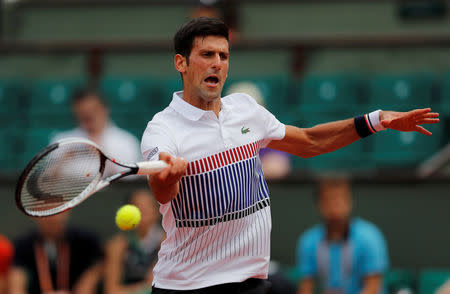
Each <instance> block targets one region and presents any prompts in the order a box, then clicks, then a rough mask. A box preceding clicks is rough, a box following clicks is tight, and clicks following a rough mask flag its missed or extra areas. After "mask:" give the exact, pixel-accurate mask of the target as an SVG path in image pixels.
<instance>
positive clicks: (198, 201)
mask: <svg viewBox="0 0 450 294" xmlns="http://www.w3.org/2000/svg"><path fill="white" fill-rule="evenodd" d="M174 43H175V53H176V54H175V58H174V63H175V68H176V70H177V71H178V72H180V74H181V77H182V80H183V91H180V92H175V93H174V94H173V99H172V102H171V103H170V105H169V106H168V107H167V108H166V109H164V110H163V111H162V112H159V113H158V114H156V115H155V116H154V118H153V119H152V120H151V121H150V122H149V123H148V126H147V129H146V130H145V133H144V135H143V138H142V143H141V148H142V152H143V156H144V158H146V159H148V160H157V159H158V158H159V159H161V160H164V161H166V162H167V163H168V164H169V166H168V167H167V168H166V169H164V170H163V171H161V172H160V173H159V174H157V175H154V176H151V177H150V178H149V185H150V187H151V189H152V190H153V193H154V195H155V197H156V199H157V200H158V201H159V202H160V204H161V206H160V212H161V214H162V216H163V220H162V224H163V227H164V230H165V231H166V233H167V238H166V240H165V241H164V242H163V243H162V245H161V249H160V251H159V256H158V258H159V260H158V262H157V264H156V266H155V268H154V280H153V291H152V293H153V294H159V293H214V294H217V293H246V294H250V293H252V294H253V293H255V294H259V293H265V292H266V291H267V282H266V280H265V279H266V278H267V272H268V266H269V258H270V256H269V255H270V231H271V215H270V200H269V192H268V189H267V185H266V182H265V179H264V175H263V172H262V169H261V164H260V161H259V157H258V152H259V150H260V149H261V148H263V147H266V146H268V147H270V148H273V149H278V150H281V151H285V152H289V153H291V154H294V155H297V156H300V157H311V156H316V155H319V154H322V153H327V152H332V151H334V150H337V149H339V148H342V147H344V146H346V145H348V144H350V143H352V142H354V141H356V140H358V139H360V138H362V137H366V136H369V135H371V134H373V133H376V132H378V131H381V130H384V129H385V128H391V129H395V130H399V131H417V132H420V133H422V134H426V135H431V133H430V132H429V131H427V130H426V129H424V128H423V127H421V126H420V124H425V123H436V122H438V118H437V117H438V114H437V113H431V112H430V109H419V110H413V111H410V112H392V111H380V110H377V111H374V112H371V113H369V114H365V115H361V116H358V117H355V118H351V119H346V120H342V121H336V122H331V123H326V124H321V125H318V126H315V127H312V128H308V129H302V128H297V127H294V126H288V125H284V124H282V123H280V122H279V121H278V120H277V119H276V118H275V117H274V116H273V115H272V114H271V113H270V112H268V111H267V110H266V109H265V108H263V107H262V106H259V105H258V104H257V103H256V102H255V101H254V99H253V98H252V97H250V96H248V95H246V94H241V93H235V94H231V95H228V96H226V97H221V91H222V87H223V85H224V83H225V80H226V78H227V73H228V65H229V57H230V51H229V42H228V28H227V27H226V26H225V24H224V23H223V22H221V21H219V20H216V19H211V18H198V19H194V20H191V21H189V22H187V23H185V24H184V25H183V26H181V27H180V28H179V30H178V31H177V32H176V34H175V37H174Z"/></svg>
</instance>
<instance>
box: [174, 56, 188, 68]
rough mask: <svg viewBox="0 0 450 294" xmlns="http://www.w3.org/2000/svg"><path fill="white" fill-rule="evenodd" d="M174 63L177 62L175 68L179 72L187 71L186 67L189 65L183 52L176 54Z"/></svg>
mask: <svg viewBox="0 0 450 294" xmlns="http://www.w3.org/2000/svg"><path fill="white" fill-rule="evenodd" d="M174 64H175V69H176V70H177V71H178V72H179V73H185V72H186V67H187V62H186V57H184V56H183V55H181V54H176V55H175V58H174Z"/></svg>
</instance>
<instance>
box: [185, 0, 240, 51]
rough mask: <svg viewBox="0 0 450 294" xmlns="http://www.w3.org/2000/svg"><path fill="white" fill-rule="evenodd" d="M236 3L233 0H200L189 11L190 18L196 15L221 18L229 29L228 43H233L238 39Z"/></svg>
mask: <svg viewBox="0 0 450 294" xmlns="http://www.w3.org/2000/svg"><path fill="white" fill-rule="evenodd" d="M237 8H238V5H237V3H236V2H235V1H233V0H200V1H198V4H197V5H196V6H195V7H194V9H193V10H192V11H191V14H190V17H191V18H192V19H195V18H198V17H212V18H217V19H221V20H223V21H224V22H225V24H226V25H227V26H228V29H229V32H228V34H229V36H228V37H229V41H230V44H234V43H235V42H236V41H237V40H238V39H239V29H238V13H237Z"/></svg>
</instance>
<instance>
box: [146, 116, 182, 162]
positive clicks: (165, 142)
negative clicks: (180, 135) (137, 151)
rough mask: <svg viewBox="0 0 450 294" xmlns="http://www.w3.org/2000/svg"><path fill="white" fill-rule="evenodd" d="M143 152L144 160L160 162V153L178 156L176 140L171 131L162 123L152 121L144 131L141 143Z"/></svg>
mask: <svg viewBox="0 0 450 294" xmlns="http://www.w3.org/2000/svg"><path fill="white" fill-rule="evenodd" d="M141 152H142V157H143V159H144V160H149V161H152V160H158V159H159V153H161V152H167V153H169V154H170V155H172V156H177V148H176V144H175V140H174V139H173V138H172V137H171V133H170V130H169V129H168V128H167V127H166V126H165V125H164V124H162V123H160V122H157V121H150V122H149V123H148V125H147V128H146V129H145V131H144V135H143V136H142V141H141Z"/></svg>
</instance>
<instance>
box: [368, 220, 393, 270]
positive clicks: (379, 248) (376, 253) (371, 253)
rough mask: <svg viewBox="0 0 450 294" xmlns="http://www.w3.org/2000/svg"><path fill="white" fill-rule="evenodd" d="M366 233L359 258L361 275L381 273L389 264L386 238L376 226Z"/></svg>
mask: <svg viewBox="0 0 450 294" xmlns="http://www.w3.org/2000/svg"><path fill="white" fill-rule="evenodd" d="M367 233H368V234H367V235H366V236H365V238H366V239H365V242H364V252H363V254H362V259H361V272H362V274H363V275H370V274H378V273H379V274H382V273H384V272H385V271H386V270H387V269H388V266H389V260H388V252H387V246H386V240H385V239H384V237H383V235H382V233H381V232H380V231H378V229H376V228H373V230H371V231H370V233H369V232H367Z"/></svg>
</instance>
